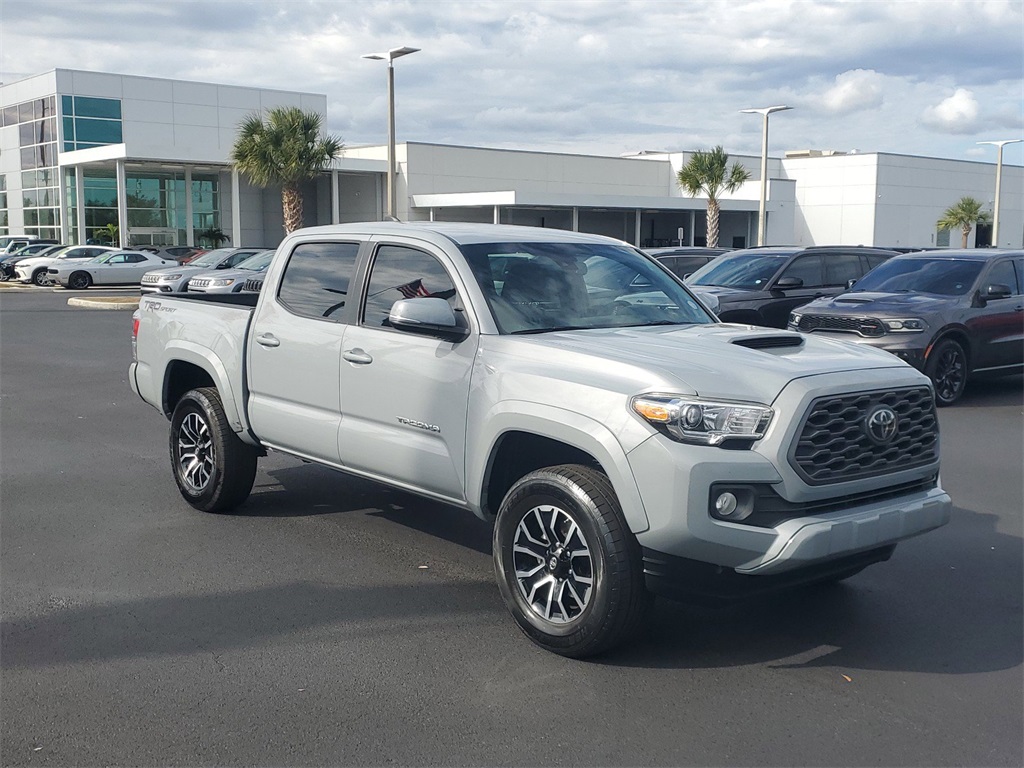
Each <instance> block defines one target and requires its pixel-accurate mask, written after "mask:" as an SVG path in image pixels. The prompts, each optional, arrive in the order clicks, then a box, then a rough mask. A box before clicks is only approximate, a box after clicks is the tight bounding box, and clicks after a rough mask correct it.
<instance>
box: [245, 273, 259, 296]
mask: <svg viewBox="0 0 1024 768" xmlns="http://www.w3.org/2000/svg"><path fill="white" fill-rule="evenodd" d="M261 288H263V278H262V277H250V278H249V279H248V280H246V281H245V282H244V283H243V284H242V290H243V291H245V292H246V293H259V292H260V289H261Z"/></svg>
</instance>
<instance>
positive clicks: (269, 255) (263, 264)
mask: <svg viewBox="0 0 1024 768" xmlns="http://www.w3.org/2000/svg"><path fill="white" fill-rule="evenodd" d="M273 258H274V251H264V252H263V253H255V254H253V255H252V256H250V257H249V258H248V259H246V260H245V261H243V262H241V263H240V264H238V265H237V266H236V267H235V269H246V270H250V271H252V272H262V271H263V270H264V269H266V268H267V267H269V266H270V260H271V259H273Z"/></svg>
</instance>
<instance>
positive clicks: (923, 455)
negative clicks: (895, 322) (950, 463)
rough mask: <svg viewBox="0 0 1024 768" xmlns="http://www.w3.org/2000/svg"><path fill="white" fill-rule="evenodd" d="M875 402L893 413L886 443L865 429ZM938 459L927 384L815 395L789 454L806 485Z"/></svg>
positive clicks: (935, 423)
mask: <svg viewBox="0 0 1024 768" xmlns="http://www.w3.org/2000/svg"><path fill="white" fill-rule="evenodd" d="M879 406H888V407H889V408H891V409H892V411H893V412H894V413H895V414H896V433H895V435H893V437H892V438H891V439H889V440H887V441H876V439H875V438H873V437H872V436H871V434H870V433H869V430H868V419H869V417H870V416H871V415H872V414H873V413H874V412H875V410H876V409H877V408H878V407H879ZM938 459H939V423H938V420H937V419H936V418H935V403H934V401H933V399H932V392H931V390H930V389H929V388H927V387H915V388H912V389H899V390H882V391H876V392H857V393H855V394H847V395H835V396H831V397H819V398H818V399H817V400H814V401H813V402H812V403H811V407H810V409H809V410H808V413H807V416H806V418H805V419H804V424H803V427H802V428H801V431H800V436H799V438H798V439H797V441H796V444H795V445H794V446H793V448H792V450H791V451H790V455H789V463H790V465H791V466H792V467H793V469H795V470H796V472H797V474H799V475H800V477H801V478H803V479H804V481H805V482H807V483H808V484H809V485H827V484H829V483H841V482H845V481H848V480H857V479H860V478H864V477H875V476H877V475H887V474H891V473H893V472H900V471H902V470H905V469H913V468H914V467H920V466H926V465H928V464H933V463H935V462H936V461H938Z"/></svg>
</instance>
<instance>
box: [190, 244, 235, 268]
mask: <svg viewBox="0 0 1024 768" xmlns="http://www.w3.org/2000/svg"><path fill="white" fill-rule="evenodd" d="M234 252H235V251H234V249H233V248H218V249H217V250H215V251H207V252H206V253H204V254H203V255H202V256H200V257H199V258H196V259H193V260H192V261H190V262H189V263H188V264H187V265H186V266H189V267H216V266H217V265H218V264H220V263H221V262H222V261H224V258H225V257H227V256H230V255H231V254H232V253H234Z"/></svg>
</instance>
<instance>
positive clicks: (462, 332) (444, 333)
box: [388, 297, 469, 341]
mask: <svg viewBox="0 0 1024 768" xmlns="http://www.w3.org/2000/svg"><path fill="white" fill-rule="evenodd" d="M388 324H389V325H390V326H391V327H392V328H395V329H396V330H399V331H405V332H407V333H418V334H422V335H424V336H437V337H439V338H442V339H446V340H448V341H462V340H463V339H464V338H466V337H467V336H468V335H469V330H468V329H466V328H464V327H462V326H461V325H460V324H459V321H458V318H456V317H455V311H454V310H453V309H452V307H451V305H450V304H449V303H448V302H447V301H445V300H444V299H439V298H435V297H426V298H418V299H400V300H398V301H396V302H395V303H394V304H393V305H392V306H391V313H390V314H389V315H388Z"/></svg>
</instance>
